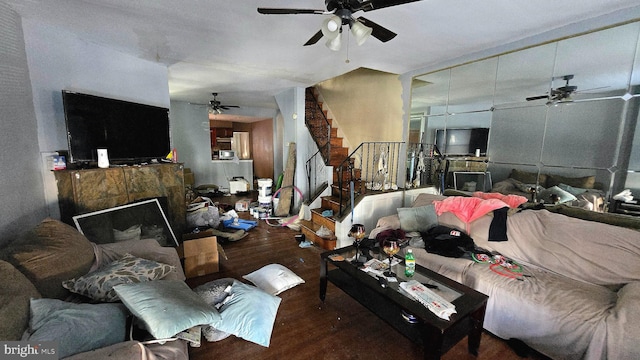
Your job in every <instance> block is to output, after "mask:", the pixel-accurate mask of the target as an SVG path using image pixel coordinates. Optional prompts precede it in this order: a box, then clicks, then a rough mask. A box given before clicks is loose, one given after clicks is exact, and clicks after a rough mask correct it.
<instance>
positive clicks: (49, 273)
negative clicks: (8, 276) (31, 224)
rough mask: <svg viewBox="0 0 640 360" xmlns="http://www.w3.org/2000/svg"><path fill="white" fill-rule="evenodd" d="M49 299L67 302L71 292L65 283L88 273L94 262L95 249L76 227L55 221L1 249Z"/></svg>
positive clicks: (3, 254)
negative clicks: (65, 286) (63, 283)
mask: <svg viewBox="0 0 640 360" xmlns="http://www.w3.org/2000/svg"><path fill="white" fill-rule="evenodd" d="M2 257H4V258H5V259H6V260H7V261H8V262H10V263H11V264H12V265H13V266H15V267H16V269H18V270H19V271H20V272H22V273H23V274H25V276H26V277H27V278H28V279H29V280H30V281H31V282H32V283H33V285H35V287H36V289H38V292H39V293H40V294H41V295H42V296H43V297H46V298H56V299H64V298H66V297H67V296H69V292H68V291H67V290H66V289H65V288H63V287H62V286H61V285H60V284H61V283H62V281H64V280H67V279H71V278H74V277H78V276H81V275H84V274H86V273H87V272H88V271H89V269H91V265H92V264H93V260H94V253H93V246H92V245H91V242H89V240H87V238H86V237H84V235H82V234H81V233H80V232H78V230H76V229H75V228H73V227H71V226H69V225H67V224H65V223H63V222H60V221H58V220H54V219H45V220H43V221H42V222H41V223H40V224H38V226H36V227H35V228H33V229H32V230H30V231H28V232H27V233H25V234H24V235H23V236H21V237H20V238H19V239H17V240H16V241H14V242H13V243H11V244H9V246H8V247H7V248H5V249H3V250H2Z"/></svg>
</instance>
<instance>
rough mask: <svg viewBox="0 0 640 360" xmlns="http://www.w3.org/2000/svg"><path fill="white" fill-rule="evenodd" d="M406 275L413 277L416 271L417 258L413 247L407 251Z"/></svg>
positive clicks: (405, 261)
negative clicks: (414, 255)
mask: <svg viewBox="0 0 640 360" xmlns="http://www.w3.org/2000/svg"><path fill="white" fill-rule="evenodd" d="M404 266H405V268H404V275H405V276H407V277H412V276H413V274H414V273H415V272H416V258H414V257H413V249H407V253H406V254H405V255H404Z"/></svg>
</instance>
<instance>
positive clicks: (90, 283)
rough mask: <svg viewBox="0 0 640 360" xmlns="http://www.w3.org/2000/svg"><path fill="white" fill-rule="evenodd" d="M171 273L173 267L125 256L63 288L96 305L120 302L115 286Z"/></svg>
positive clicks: (64, 282) (158, 277)
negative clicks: (90, 300) (94, 301)
mask: <svg viewBox="0 0 640 360" xmlns="http://www.w3.org/2000/svg"><path fill="white" fill-rule="evenodd" d="M172 271H175V267H174V266H171V265H166V264H161V263H159V262H155V261H152V260H147V259H142V258H139V257H135V256H133V255H131V254H125V255H124V256H123V257H122V258H120V259H119V260H116V261H114V262H112V263H110V264H108V265H106V266H104V267H102V268H100V269H98V270H96V271H93V272H90V273H88V274H86V275H84V276H81V277H79V278H76V279H71V280H67V281H63V282H62V286H63V287H64V288H66V289H68V290H70V291H72V292H74V293H77V294H80V295H84V296H88V297H90V298H92V299H94V300H97V301H103V302H115V301H119V300H120V298H119V297H118V295H117V294H116V292H115V291H114V290H113V287H114V286H116V285H119V284H130V283H139V282H142V281H152V280H157V279H162V278H163V277H165V276H166V275H167V274H169V273H170V272H172Z"/></svg>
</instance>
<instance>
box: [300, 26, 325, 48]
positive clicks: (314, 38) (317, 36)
mask: <svg viewBox="0 0 640 360" xmlns="http://www.w3.org/2000/svg"><path fill="white" fill-rule="evenodd" d="M321 38H322V30H319V31H318V32H317V33H315V35H313V36H312V37H311V39H309V40H307V42H306V43H304V46H308V45H313V44H315V43H317V42H318V40H320V39H321Z"/></svg>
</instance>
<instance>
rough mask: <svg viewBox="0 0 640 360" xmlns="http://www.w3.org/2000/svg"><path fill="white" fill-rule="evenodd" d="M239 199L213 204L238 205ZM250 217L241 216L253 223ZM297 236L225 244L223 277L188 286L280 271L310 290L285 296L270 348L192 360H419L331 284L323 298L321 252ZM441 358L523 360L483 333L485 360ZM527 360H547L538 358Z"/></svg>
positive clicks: (217, 345) (457, 353) (234, 344)
mask: <svg viewBox="0 0 640 360" xmlns="http://www.w3.org/2000/svg"><path fill="white" fill-rule="evenodd" d="M233 199H234V198H226V199H225V198H220V199H214V200H215V201H220V202H221V203H223V202H227V203H229V204H232V203H234V201H233ZM248 216H249V214H248V213H241V217H245V218H248ZM297 233H298V232H295V231H293V230H290V229H288V228H282V227H279V226H278V227H272V226H269V225H268V224H266V223H265V221H260V223H259V225H258V227H257V228H254V229H252V230H250V231H249V235H248V236H247V237H245V238H244V239H241V240H239V241H236V242H227V243H223V247H224V250H225V252H226V255H227V257H228V259H227V260H225V259H220V272H218V273H216V274H210V275H206V276H202V277H198V278H192V279H188V280H187V282H188V284H189V285H190V286H192V287H194V286H197V285H200V284H203V283H206V282H208V281H211V280H214V279H219V278H223V277H231V278H235V279H238V280H241V281H244V282H247V281H246V280H243V279H242V275H245V274H248V273H250V272H251V271H254V270H256V269H259V268H260V267H262V266H264V265H267V264H271V263H279V264H282V265H284V266H286V267H288V268H289V269H291V270H292V271H293V272H295V273H296V274H298V275H299V276H300V277H302V278H303V279H304V280H305V283H304V284H302V285H298V286H297V287H295V288H293V289H290V290H287V291H285V292H283V293H281V294H280V295H279V296H280V297H281V298H282V302H281V303H280V307H279V309H278V314H277V317H276V321H275V324H274V327H273V333H272V335H271V344H270V346H269V347H268V348H265V347H262V346H260V345H256V344H254V343H251V342H248V341H246V340H243V339H240V338H236V337H234V336H230V337H228V338H227V339H225V340H222V341H219V342H206V340H205V339H204V338H203V341H202V345H201V347H199V348H190V349H189V352H190V358H191V359H193V360H209V359H225V360H229V359H327V360H329V359H399V358H404V359H421V358H422V357H423V351H422V349H421V347H420V346H417V345H415V344H413V343H412V342H411V341H409V340H408V339H406V338H405V337H404V336H402V335H401V334H400V333H398V332H397V331H395V330H394V329H393V328H392V327H390V326H389V325H387V324H386V323H385V322H384V321H382V320H380V319H379V318H378V317H376V316H375V315H374V314H372V313H371V312H369V310H367V309H366V308H364V307H363V306H361V305H360V304H359V303H357V302H356V301H355V300H353V299H352V298H351V297H349V296H348V295H347V294H345V293H343V292H342V291H341V290H339V289H338V288H336V287H335V286H333V285H332V284H329V285H328V289H327V298H326V301H325V302H324V303H322V302H321V301H320V299H319V295H318V293H319V267H320V253H321V252H322V251H324V250H322V249H320V248H316V247H311V248H300V247H299V246H298V243H297V241H296V240H295V239H294V235H295V234H297ZM442 358H443V359H496V358H500V359H501V360H510V359H521V357H520V356H518V355H517V354H516V353H515V351H514V350H513V349H512V348H510V347H509V346H508V344H507V342H505V341H503V340H501V339H499V338H497V337H495V336H493V335H491V334H489V333H487V332H486V331H485V332H484V333H483V336H482V341H481V344H480V352H479V356H478V357H475V356H473V355H471V354H469V353H468V352H467V339H466V338H465V339H463V340H462V341H461V342H459V343H458V344H457V345H455V346H454V347H453V348H452V349H451V350H449V351H448V352H447V353H446V354H445V355H444V356H443V357H442ZM529 359H546V358H545V357H544V356H542V355H539V354H531V355H529Z"/></svg>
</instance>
